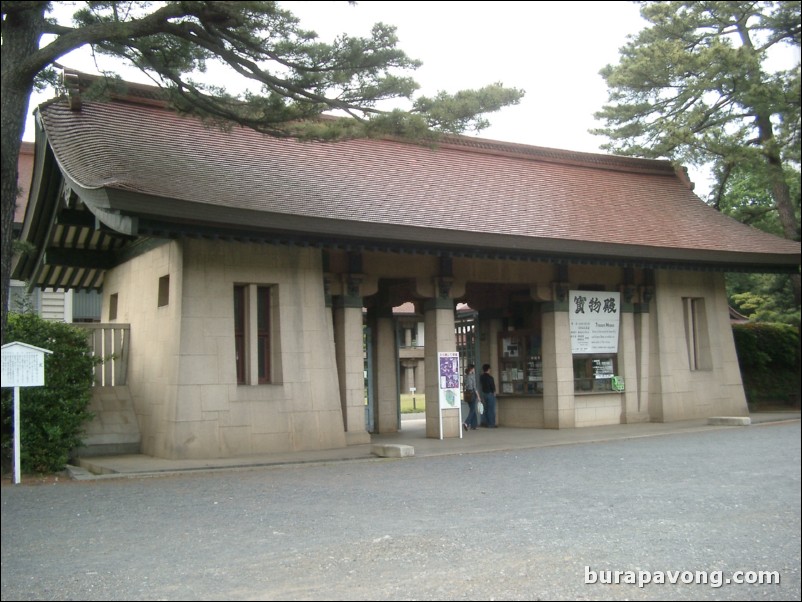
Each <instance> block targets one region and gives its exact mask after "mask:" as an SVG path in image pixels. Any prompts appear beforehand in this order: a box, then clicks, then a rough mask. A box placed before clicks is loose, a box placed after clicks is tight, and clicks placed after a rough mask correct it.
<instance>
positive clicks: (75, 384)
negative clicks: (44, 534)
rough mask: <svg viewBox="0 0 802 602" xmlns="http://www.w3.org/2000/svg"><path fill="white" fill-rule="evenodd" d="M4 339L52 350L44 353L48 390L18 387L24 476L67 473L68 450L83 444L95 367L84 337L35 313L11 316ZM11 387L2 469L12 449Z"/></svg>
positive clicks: (4, 414) (4, 420)
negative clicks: (27, 474)
mask: <svg viewBox="0 0 802 602" xmlns="http://www.w3.org/2000/svg"><path fill="white" fill-rule="evenodd" d="M6 341H8V342H16V341H19V342H21V343H27V344H29V345H35V346H36V347H41V348H42V349H47V350H49V351H52V352H53V353H52V354H45V386H43V387H21V388H20V464H21V470H22V472H27V473H32V472H33V473H48V472H57V471H60V470H63V469H64V467H65V466H66V464H67V461H68V459H69V454H70V450H71V449H73V448H75V447H79V446H81V445H82V441H81V436H82V435H83V431H84V425H85V424H86V422H87V421H89V420H90V419H91V418H92V414H91V413H90V412H89V411H88V410H87V408H88V406H89V402H90V399H91V396H92V368H93V366H94V365H95V363H96V360H95V358H94V357H93V356H92V355H91V350H90V348H89V345H88V343H87V340H86V333H85V332H84V331H82V330H81V329H79V328H76V327H74V326H71V325H69V324H64V323H62V322H50V321H48V320H44V319H42V318H40V317H39V316H37V315H35V314H16V313H9V315H8V329H7V331H6ZM13 393H14V392H13V389H3V399H2V429H3V433H2V435H3V441H2V448H3V456H4V465H6V466H10V457H11V454H12V450H13V432H12V430H13V399H14V398H13Z"/></svg>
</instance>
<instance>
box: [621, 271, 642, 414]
mask: <svg viewBox="0 0 802 602" xmlns="http://www.w3.org/2000/svg"><path fill="white" fill-rule="evenodd" d="M619 288H620V292H621V307H620V308H619V325H618V326H619V329H618V368H617V372H616V374H617V375H618V376H621V377H623V379H624V392H623V393H622V394H621V424H627V423H630V422H644V420H643V418H642V417H641V416H640V415H639V412H638V363H637V357H638V355H637V334H636V332H635V314H634V305H633V303H632V300H633V296H634V294H635V287H634V286H632V285H631V284H629V283H627V284H624V285H622V286H621V287H619Z"/></svg>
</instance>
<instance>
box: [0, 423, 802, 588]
mask: <svg viewBox="0 0 802 602" xmlns="http://www.w3.org/2000/svg"><path fill="white" fill-rule="evenodd" d="M801 472H802V470H801V468H800V423H799V422H796V423H786V424H780V425H772V426H753V427H748V428H733V429H731V430H729V429H727V430H719V431H710V432H703V433H688V434H681V435H671V436H665V437H653V438H646V439H633V440H625V441H615V442H609V443H596V444H579V445H570V446H559V447H551V448H540V449H532V450H517V451H515V452H494V453H486V454H471V455H464V456H447V457H438V458H410V459H404V460H387V461H381V462H376V461H373V462H337V463H331V464H323V465H304V466H291V467H283V468H260V469H255V470H248V471H236V472H235V471H232V472H218V473H204V474H190V475H174V476H167V477H159V478H139V479H115V480H108V481H103V480H99V481H84V482H77V481H59V482H57V483H48V484H22V485H6V486H4V487H3V489H2V586H1V590H2V599H3V600H446V599H447V600H511V599H515V600H625V599H626V600H799V599H800V507H801V504H802V502H801V501H800V473H801ZM609 571H622V573H621V574H620V577H619V580H620V581H622V583H620V584H609V583H599V581H609V580H610V579H611V578H614V574H613V573H610V572H609ZM676 571H691V572H690V573H688V572H686V573H675V572H676ZM700 571H703V572H704V575H705V576H707V578H708V583H707V584H699V583H688V584H684V583H681V581H682V580H683V579H685V580H688V579H691V580H694V579H695V578H696V572H700ZM737 571H743V572H744V576H745V577H746V578H748V579H756V578H758V577H759V576H760V575H759V574H758V572H759V571H772V572H776V575H778V576H779V578H780V580H781V582H780V584H776V583H772V584H744V585H741V584H735V583H729V584H726V583H724V584H722V585H721V586H720V587H717V585H718V583H717V582H716V580H717V579H718V578H719V577H720V578H721V580H722V582H723V581H726V580H727V579H735V578H739V577H740V576H741V575H740V573H736V572H737ZM647 576H649V577H651V579H652V580H653V581H654V580H659V579H660V578H661V576H662V578H663V579H664V580H665V581H666V582H667V583H665V584H660V583H654V582H652V583H649V584H647V585H644V586H643V587H639V586H638V585H637V584H627V583H623V582H624V581H627V580H631V579H634V580H637V579H638V578H640V579H645V578H646V577H647ZM700 577H701V575H700ZM675 578H679V580H680V583H677V584H670V583H668V582H669V581H670V580H671V579H675ZM594 579H595V581H596V583H586V581H587V580H591V581H593V580H594ZM711 581H712V583H711Z"/></svg>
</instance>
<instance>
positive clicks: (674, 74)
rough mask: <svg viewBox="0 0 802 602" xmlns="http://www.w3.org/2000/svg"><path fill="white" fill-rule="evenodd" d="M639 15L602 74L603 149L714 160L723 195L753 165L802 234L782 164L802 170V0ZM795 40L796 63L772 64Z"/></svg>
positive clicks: (645, 6) (683, 7)
mask: <svg viewBox="0 0 802 602" xmlns="http://www.w3.org/2000/svg"><path fill="white" fill-rule="evenodd" d="M641 16H642V17H643V18H644V19H645V20H646V21H647V22H648V23H650V25H649V26H648V27H646V28H645V29H644V30H643V31H641V32H640V33H639V34H638V35H636V36H632V37H630V38H629V41H628V42H627V44H626V45H625V46H624V47H623V48H622V49H621V57H620V62H619V63H618V64H617V65H608V66H607V67H605V68H604V69H603V70H602V71H601V74H602V76H603V77H604V78H605V80H606V81H607V85H608V88H609V99H608V104H606V105H605V106H604V107H603V108H602V110H601V111H599V112H598V113H596V117H597V118H598V119H600V120H602V121H603V122H604V123H605V127H603V128H599V129H597V130H595V131H594V133H597V134H602V135H605V136H607V137H608V138H609V142H608V143H607V144H605V145H604V146H603V148H606V149H607V150H611V151H613V152H618V153H622V154H628V155H637V156H643V157H652V158H657V157H664V158H668V159H672V160H676V161H679V162H682V163H685V164H690V165H705V164H709V165H712V167H713V169H714V173H715V175H716V179H717V190H716V191H715V192H714V198H715V199H717V200H718V199H721V198H723V196H724V193H725V192H726V191H727V190H728V183H729V180H730V178H732V177H733V176H734V175H736V174H738V172H739V171H740V173H741V176H743V173H744V171H748V172H749V173H750V174H752V175H753V176H755V177H754V181H761V182H764V183H765V186H766V187H767V190H768V192H769V194H770V197H771V199H772V202H773V208H774V210H775V211H776V212H777V215H778V218H779V223H780V225H781V227H782V234H783V236H785V237H786V238H789V239H791V240H799V238H800V227H799V189H798V188H796V190H794V191H792V190H791V189H790V188H789V185H788V181H787V178H786V175H785V173H784V169H789V168H790V169H791V171H792V172H795V173H798V172H799V161H800V64H799V48H800V29H801V27H800V2H798V1H795V2H756V1H732V2H707V1H703V2H642V3H641ZM789 47H790V49H794V50H795V51H796V52H795V56H796V64H795V65H790V66H789V67H788V68H771V65H772V60H773V59H775V58H776V56H777V53H778V51H781V50H783V49H785V50H789ZM789 54H790V52H789ZM793 279H794V288H795V299H796V305H797V306H798V305H799V301H800V292H799V286H800V280H799V276H798V275H797V276H794V277H793Z"/></svg>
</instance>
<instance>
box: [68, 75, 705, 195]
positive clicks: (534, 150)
mask: <svg viewBox="0 0 802 602" xmlns="http://www.w3.org/2000/svg"><path fill="white" fill-rule="evenodd" d="M104 80H105V81H110V82H114V81H117V82H118V83H119V84H120V86H119V87H116V88H115V87H114V86H109V87H108V89H107V92H108V94H109V97H110V98H111V99H112V100H115V101H121V102H130V103H134V104H144V105H149V106H156V107H160V108H163V109H165V110H168V111H172V110H173V109H171V108H170V104H169V101H168V99H167V92H166V91H165V90H164V89H162V88H160V87H158V86H154V85H149V84H139V83H133V82H127V81H124V80H113V79H111V78H107V77H105V76H102V75H92V74H88V73H83V72H80V71H77V70H74V69H67V68H65V69H64V73H63V81H64V85H65V87H66V88H67V91H68V95H69V98H70V106H71V108H72V109H73V110H80V107H81V102H82V100H81V95H82V93H83V92H85V91H86V90H87V89H89V87H90V86H92V85H94V84H96V83H97V82H99V81H104ZM320 117H321V119H324V120H328V119H347V117H337V116H334V115H325V114H324V115H321V116H320ZM380 138H381V139H384V140H387V141H391V142H401V143H406V144H420V143H421V141H416V140H410V139H407V138H403V137H399V136H391V135H386V136H381V137H380ZM428 142H429V143H430V144H433V145H435V146H442V147H449V148H452V149H461V150H464V151H467V152H475V153H479V154H484V155H497V156H505V157H514V158H519V159H529V160H536V161H543V162H550V163H560V164H564V165H574V166H581V167H590V168H595V169H608V170H615V171H627V172H637V173H644V174H662V175H668V176H676V175H680V177H681V176H682V174H681V173H679V172H680V171H682V169H681V168H675V167H674V165H673V164H672V163H671V162H670V161H667V160H660V159H644V158H638V157H624V156H621V155H606V154H603V153H589V152H583V151H573V150H566V149H558V148H551V147H544V146H534V145H530V144H522V143H516V142H505V141H500V140H492V139H490V138H481V137H472V136H467V135H464V134H438V136H437V137H436V138H435V139H434V140H429V141H428ZM681 179H682V177H681ZM684 181H685V183H686V185H688V187H689V188H690V189H693V184H692V183H691V182H690V181H688V180H687V177H686V178H684Z"/></svg>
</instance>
